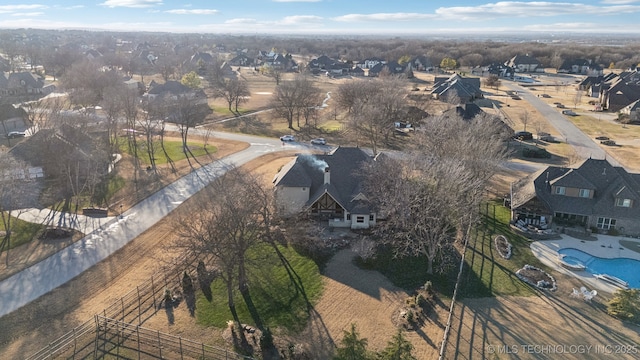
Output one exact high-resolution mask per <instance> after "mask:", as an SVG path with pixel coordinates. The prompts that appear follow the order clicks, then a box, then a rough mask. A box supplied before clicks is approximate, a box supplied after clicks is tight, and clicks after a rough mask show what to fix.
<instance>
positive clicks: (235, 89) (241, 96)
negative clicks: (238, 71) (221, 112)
mask: <svg viewBox="0 0 640 360" xmlns="http://www.w3.org/2000/svg"><path fill="white" fill-rule="evenodd" d="M215 86H216V87H215V89H214V95H215V96H216V97H221V98H223V99H224V100H225V101H226V102H227V104H228V106H229V111H233V109H231V107H232V106H233V105H235V112H236V113H237V112H238V106H239V105H240V104H241V103H244V102H246V101H247V96H249V95H251V93H250V92H249V85H248V84H247V82H246V81H245V80H244V79H242V78H238V77H232V78H230V79H223V80H221V81H220V82H218V83H217V84H216V85H215Z"/></svg>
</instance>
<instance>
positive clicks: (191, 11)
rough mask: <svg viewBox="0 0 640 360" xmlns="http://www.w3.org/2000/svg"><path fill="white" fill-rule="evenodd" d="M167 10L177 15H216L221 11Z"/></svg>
mask: <svg viewBox="0 0 640 360" xmlns="http://www.w3.org/2000/svg"><path fill="white" fill-rule="evenodd" d="M165 12H166V13H169V14H177V15H215V14H217V13H219V12H220V11H218V10H213V9H173V10H166V11H165Z"/></svg>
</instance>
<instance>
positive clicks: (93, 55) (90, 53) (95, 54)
mask: <svg viewBox="0 0 640 360" xmlns="http://www.w3.org/2000/svg"><path fill="white" fill-rule="evenodd" d="M84 56H85V57H86V58H87V59H88V60H89V61H93V60H97V59H101V58H102V54H101V53H100V51H98V50H95V49H89V50H87V51H85V52H84Z"/></svg>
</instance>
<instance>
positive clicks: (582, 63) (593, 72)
mask: <svg viewBox="0 0 640 360" xmlns="http://www.w3.org/2000/svg"><path fill="white" fill-rule="evenodd" d="M557 72H558V73H565V74H580V75H588V76H602V73H603V70H602V67H601V66H600V65H598V64H595V63H593V62H592V61H591V60H585V59H571V60H564V61H563V62H562V65H560V67H559V68H558V69H557Z"/></svg>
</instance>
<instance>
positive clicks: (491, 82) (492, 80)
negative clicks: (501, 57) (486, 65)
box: [484, 74, 501, 90]
mask: <svg viewBox="0 0 640 360" xmlns="http://www.w3.org/2000/svg"><path fill="white" fill-rule="evenodd" d="M500 85H501V82H500V77H499V76H498V75H496V74H489V76H487V77H486V78H485V79H484V86H486V87H489V88H493V89H495V90H498V88H499V87H500Z"/></svg>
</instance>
